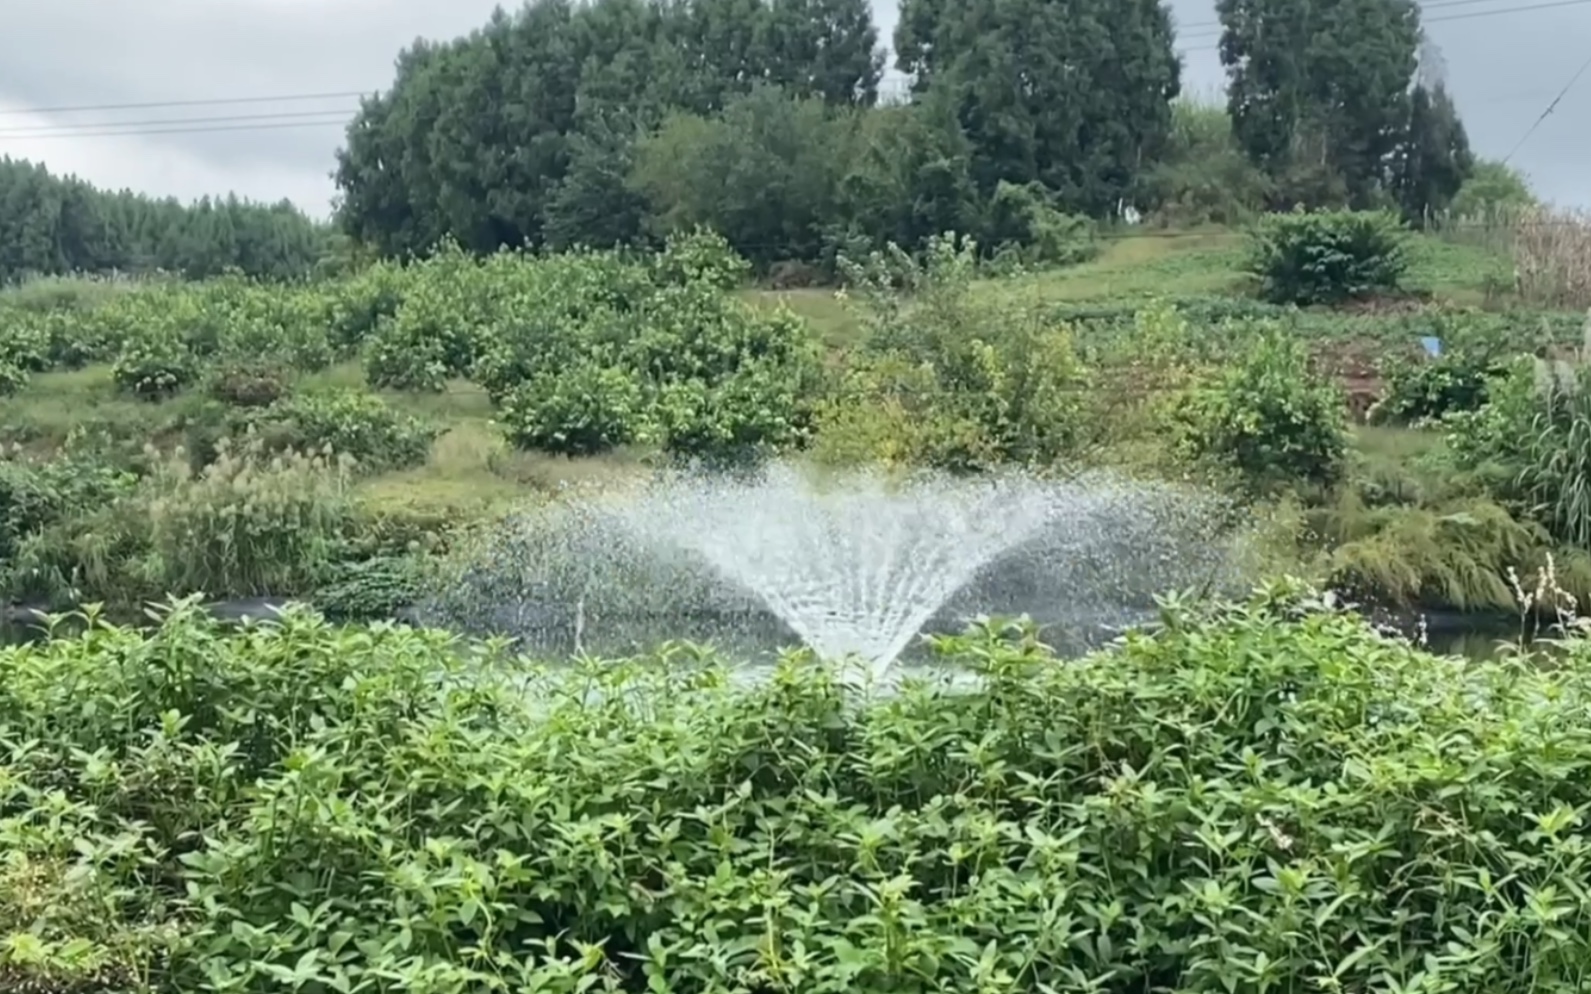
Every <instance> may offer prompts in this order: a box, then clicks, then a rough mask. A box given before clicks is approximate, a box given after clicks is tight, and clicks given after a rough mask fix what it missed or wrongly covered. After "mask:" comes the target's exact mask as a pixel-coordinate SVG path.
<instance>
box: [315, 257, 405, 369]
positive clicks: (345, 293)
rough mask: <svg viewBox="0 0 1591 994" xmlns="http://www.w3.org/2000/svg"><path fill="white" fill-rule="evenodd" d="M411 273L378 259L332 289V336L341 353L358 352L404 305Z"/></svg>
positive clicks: (350, 353)
mask: <svg viewBox="0 0 1591 994" xmlns="http://www.w3.org/2000/svg"><path fill="white" fill-rule="evenodd" d="M408 276H409V274H407V273H405V272H404V270H403V268H402V267H401V266H399V265H397V264H395V263H390V262H378V263H376V264H375V265H372V266H370V267H368V268H366V269H364V270H363V271H361V272H360V273H359V274H358V275H357V276H354V277H352V278H351V279H345V280H340V281H338V283H337V284H336V288H335V289H334V290H333V295H332V301H331V308H332V317H331V339H332V344H333V346H334V347H335V348H336V349H337V351H338V353H339V354H341V355H355V354H357V353H358V351H359V349H360V348H361V347H362V346H363V345H364V343H365V342H366V341H367V340H368V339H369V338H370V337H371V336H372V335H374V334H375V333H376V329H377V328H379V327H381V325H382V323H383V322H385V321H389V320H391V319H392V316H393V315H394V314H396V313H397V312H398V308H399V307H401V306H402V305H403V297H404V285H405V282H406V278H407V277H408Z"/></svg>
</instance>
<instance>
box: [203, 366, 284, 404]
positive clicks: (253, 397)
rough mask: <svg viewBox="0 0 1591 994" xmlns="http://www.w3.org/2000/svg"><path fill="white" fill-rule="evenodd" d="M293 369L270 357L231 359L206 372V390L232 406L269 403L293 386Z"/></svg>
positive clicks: (276, 399) (215, 397)
mask: <svg viewBox="0 0 1591 994" xmlns="http://www.w3.org/2000/svg"><path fill="white" fill-rule="evenodd" d="M293 378H294V377H293V370H292V369H291V368H289V367H288V366H287V365H286V364H284V363H282V362H280V361H278V360H274V359H269V358H254V359H241V358H240V359H231V360H228V361H224V362H222V363H221V364H220V365H218V366H216V367H214V368H212V369H211V370H210V372H209V373H208V374H206V376H205V391H206V392H207V393H208V394H209V395H210V396H211V397H213V398H214V399H216V400H218V401H220V402H221V403H223V404H228V405H230V406H232V407H269V406H270V405H271V404H274V403H276V402H277V401H278V400H281V399H282V398H283V397H285V396H286V395H287V394H288V392H289V391H290V390H291V389H292V385H293Z"/></svg>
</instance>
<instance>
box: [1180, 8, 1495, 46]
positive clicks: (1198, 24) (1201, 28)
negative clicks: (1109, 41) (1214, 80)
mask: <svg viewBox="0 0 1591 994" xmlns="http://www.w3.org/2000/svg"><path fill="white" fill-rule="evenodd" d="M1496 2H1497V0H1430V2H1429V3H1422V4H1419V5H1418V7H1419V9H1420V12H1421V14H1422V15H1423V14H1424V12H1425V11H1427V10H1439V9H1441V8H1444V7H1470V6H1474V5H1475V4H1478V3H1496ZM1497 13H1506V11H1497ZM1422 20H1423V17H1422ZM1221 27H1223V25H1222V24H1221V22H1220V20H1213V21H1195V22H1193V23H1192V24H1182V25H1178V27H1177V35H1178V36H1179V37H1181V36H1182V35H1183V32H1184V31H1188V30H1192V31H1194V32H1195V33H1199V34H1202V33H1204V32H1205V31H1207V30H1208V29H1212V28H1213V29H1216V30H1219V29H1220V28H1221Z"/></svg>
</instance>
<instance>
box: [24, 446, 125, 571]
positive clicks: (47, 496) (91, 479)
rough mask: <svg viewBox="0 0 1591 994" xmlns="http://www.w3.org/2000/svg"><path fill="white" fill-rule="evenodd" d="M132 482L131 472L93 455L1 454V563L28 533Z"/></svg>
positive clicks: (100, 501) (106, 498) (108, 497)
mask: <svg viewBox="0 0 1591 994" xmlns="http://www.w3.org/2000/svg"><path fill="white" fill-rule="evenodd" d="M132 482H133V478H132V477H131V476H129V475H128V474H127V473H124V472H122V471H120V470H118V469H116V468H114V467H111V466H107V465H105V464H103V463H99V462H96V461H93V460H90V459H83V458H77V457H72V456H68V457H65V458H60V459H53V460H42V461H40V460H29V459H24V458H22V457H20V456H15V455H5V454H4V453H0V563H3V562H4V561H5V560H7V559H9V558H10V557H11V556H13V555H15V553H16V550H17V547H18V545H19V544H20V543H21V542H22V541H23V540H24V539H26V538H27V537H28V536H29V535H32V534H35V533H37V532H40V531H42V530H44V529H45V528H47V527H49V526H50V525H52V524H54V523H55V522H57V521H59V520H61V519H63V518H65V517H66V516H67V515H69V514H72V513H75V512H81V511H83V510H87V509H91V508H93V507H95V506H97V505H102V504H106V503H109V502H111V501H113V500H115V499H116V498H118V497H119V496H121V495H124V494H126V493H127V492H128V491H129V490H130V488H131V485H132Z"/></svg>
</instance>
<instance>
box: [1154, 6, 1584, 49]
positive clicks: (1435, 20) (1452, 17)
mask: <svg viewBox="0 0 1591 994" xmlns="http://www.w3.org/2000/svg"><path fill="white" fill-rule="evenodd" d="M1587 3H1591V0H1554V2H1552V3H1534V4H1526V5H1525V6H1523V7H1509V8H1507V9H1505V10H1478V11H1475V12H1474V13H1469V14H1448V15H1447V16H1446V17H1428V18H1426V19H1425V21H1424V23H1425V24H1442V23H1444V22H1447V21H1468V20H1470V19H1472V18H1476V17H1498V16H1500V15H1502V14H1523V13H1525V12H1526V11H1531V10H1551V9H1553V8H1556V7H1582V6H1584V5H1585V4H1587ZM1194 40H1195V41H1198V40H1201V39H1194ZM1220 47H1221V46H1219V45H1198V46H1195V47H1193V48H1184V49H1183V51H1184V52H1213V51H1215V50H1216V49H1218V48H1220Z"/></svg>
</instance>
